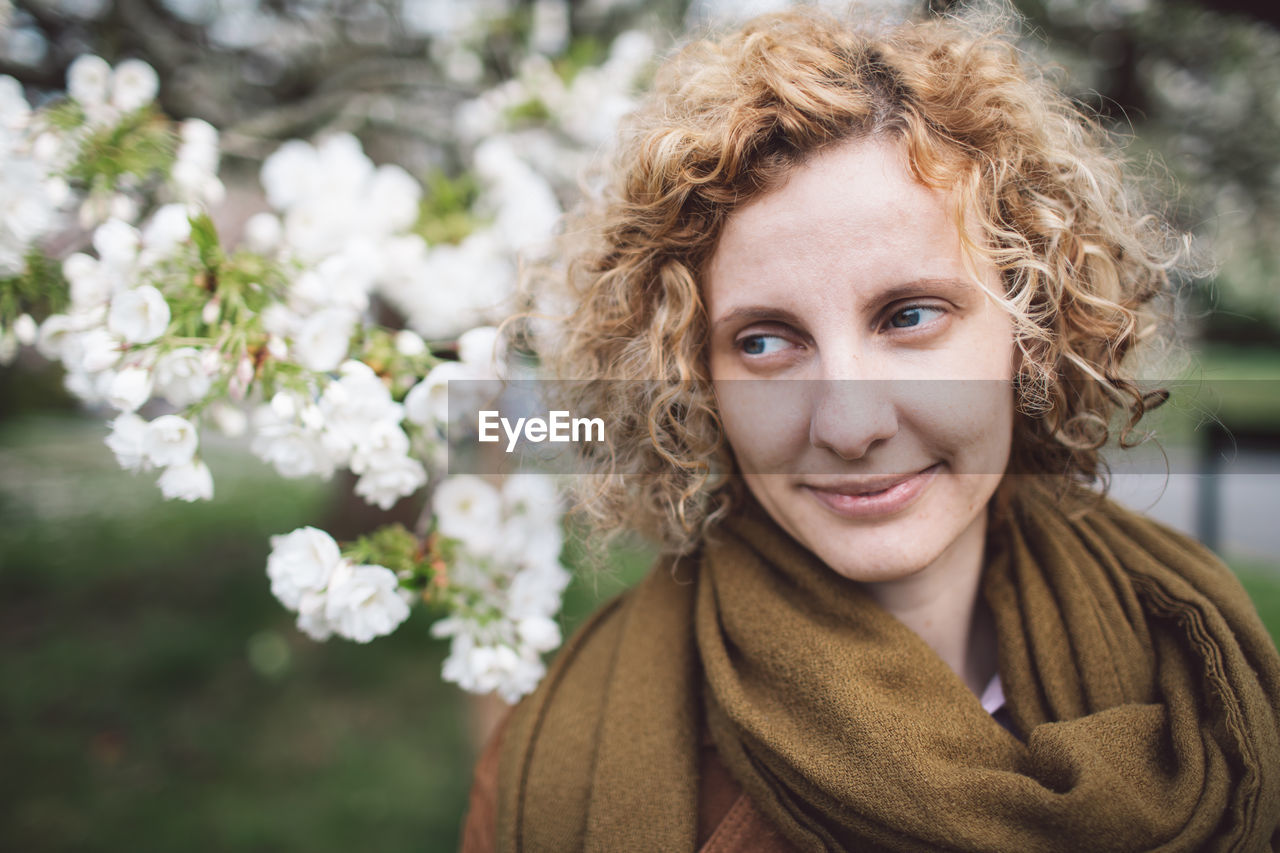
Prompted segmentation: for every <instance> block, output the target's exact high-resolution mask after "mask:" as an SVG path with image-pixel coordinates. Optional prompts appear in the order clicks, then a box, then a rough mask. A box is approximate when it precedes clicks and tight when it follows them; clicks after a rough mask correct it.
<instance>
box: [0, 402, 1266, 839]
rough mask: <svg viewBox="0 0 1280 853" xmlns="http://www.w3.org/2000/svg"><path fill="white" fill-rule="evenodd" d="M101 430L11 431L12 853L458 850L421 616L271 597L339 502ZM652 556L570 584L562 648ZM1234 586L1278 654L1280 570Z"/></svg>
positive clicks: (3, 697) (448, 760)
mask: <svg viewBox="0 0 1280 853" xmlns="http://www.w3.org/2000/svg"><path fill="white" fill-rule="evenodd" d="M105 432H106V430H105V427H104V426H103V425H102V423H101V421H98V420H94V419H91V418H77V417H49V418H24V419H21V420H17V421H14V420H10V421H4V422H0V472H3V479H2V482H0V637H2V642H3V649H4V654H3V656H0V730H2V731H3V735H0V766H3V767H4V768H5V772H4V773H3V774H0V849H4V850H22V851H46V850H77V851H123V850H128V851H152V850H155V851H171V850H173V849H185V850H187V851H192V853H195V852H196V851H206V850H208V851H215V850H217V851H220V850H228V849H234V850H248V851H272V850H298V849H307V850H310V851H316V852H317V853H319V851H328V850H333V851H337V850H349V849H352V848H360V849H377V850H425V851H433V850H455V849H456V848H457V838H458V830H459V823H460V820H461V817H462V815H463V813H464V811H465V808H466V797H467V791H468V788H469V786H470V781H471V767H472V763H473V761H474V757H475V755H474V747H473V745H472V739H471V735H470V731H471V728H470V727H471V724H472V723H473V722H474V720H473V719H472V717H473V716H474V714H475V712H476V706H474V705H473V704H471V703H470V701H469V700H468V699H467V698H466V697H465V696H464V695H463V694H461V693H460V692H459V691H458V690H456V689H455V688H454V687H453V686H451V685H447V684H445V683H443V682H442V681H441V680H440V676H439V673H440V664H441V661H442V659H443V656H444V654H445V648H444V646H443V644H442V643H440V642H439V641H437V640H434V639H432V638H431V637H430V636H429V633H428V627H429V626H428V622H427V619H425V618H424V614H420V613H418V614H415V615H414V617H413V618H411V619H410V620H409V622H408V623H407V624H406V625H405V626H403V627H402V628H401V629H400V630H399V631H397V632H396V633H395V634H393V635H392V636H390V637H386V638H382V639H379V640H376V641H374V642H373V643H371V644H369V645H368V646H359V645H357V644H352V643H347V642H344V641H341V640H333V641H330V642H328V643H324V644H320V643H314V642H312V641H310V640H309V639H307V638H306V637H305V636H303V635H301V634H300V633H298V632H297V631H296V630H295V629H294V628H293V624H292V620H291V618H290V615H289V614H288V613H287V612H286V611H285V610H284V609H283V608H282V607H280V606H279V604H278V603H277V602H276V601H275V600H274V598H273V597H272V596H271V593H270V590H269V588H268V584H267V580H266V576H265V569H264V567H265V562H266V555H267V551H268V547H269V543H268V537H269V536H270V535H272V534H274V533H281V532H286V531H288V530H291V529H293V528H294V527H297V526H299V525H302V524H306V523H321V522H322V520H323V519H324V518H325V516H326V513H329V512H331V511H332V509H333V507H332V506H331V504H330V501H331V495H330V493H329V490H328V488H327V487H326V486H325V485H324V484H317V483H313V482H310V481H303V482H296V481H294V482H290V481H284V480H281V479H279V478H277V477H275V476H274V475H272V474H271V473H270V472H268V471H265V470H263V468H262V467H261V466H260V465H258V464H257V463H256V462H255V461H253V460H252V459H249V458H247V457H246V456H245V455H244V454H243V453H242V452H240V451H238V450H235V449H232V448H222V449H219V448H217V447H213V448H209V449H208V450H207V451H206V452H207V456H208V459H209V462H210V465H211V467H212V468H213V470H214V475H215V482H216V484H217V498H216V499H215V500H214V501H213V502H212V503H210V504H198V505H187V504H180V503H172V502H165V501H162V500H161V499H160V496H159V492H158V490H157V489H156V488H155V486H154V484H153V483H152V481H151V479H152V478H151V477H149V476H146V475H143V476H139V477H131V476H130V475H128V474H126V473H124V472H121V471H120V470H119V469H118V468H117V467H116V465H115V462H114V460H113V459H112V458H111V454H110V453H109V452H108V451H107V449H106V448H105V447H104V446H102V444H101V438H102V437H103V436H104V435H105ZM649 560H650V557H649V555H648V554H646V553H644V552H643V551H641V550H635V551H627V552H624V553H623V555H622V556H621V559H620V560H619V561H618V564H617V567H616V569H615V570H614V571H612V572H610V573H609V574H606V575H603V576H599V577H596V578H594V579H593V580H590V581H584V580H582V579H581V578H579V579H577V580H575V582H574V585H573V586H572V587H571V588H570V591H569V593H568V596H567V600H566V613H565V616H564V619H563V621H564V623H565V626H566V631H571V630H572V628H573V626H574V625H575V624H577V623H578V622H579V621H580V620H581V619H582V618H583V617H584V616H585V615H586V614H588V613H589V612H590V611H591V610H592V609H594V608H595V607H596V606H597V604H598V602H599V601H600V600H602V599H604V598H607V597H610V596H612V595H613V594H615V593H616V592H617V591H619V590H620V589H622V588H624V587H625V586H626V585H628V584H629V583H630V582H632V581H633V580H634V579H636V578H637V577H638V576H639V575H640V574H641V573H643V571H644V569H645V568H646V567H647V565H648V563H649ZM1241 576H1242V580H1244V582H1245V585H1246V587H1247V588H1248V589H1249V590H1250V593H1251V594H1252V595H1253V596H1254V598H1255V600H1256V601H1257V602H1258V605H1259V608H1260V610H1261V612H1262V615H1263V617H1264V619H1265V620H1266V621H1267V623H1268V626H1269V628H1270V630H1271V632H1272V635H1273V637H1280V574H1276V573H1274V568H1272V570H1271V571H1268V569H1267V568H1266V567H1264V566H1261V565H1249V566H1242V567H1241Z"/></svg>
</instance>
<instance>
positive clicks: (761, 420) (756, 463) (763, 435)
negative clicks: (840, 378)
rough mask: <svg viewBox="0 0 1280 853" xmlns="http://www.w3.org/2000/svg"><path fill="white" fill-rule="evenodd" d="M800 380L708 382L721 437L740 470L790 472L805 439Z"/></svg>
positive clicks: (806, 424) (803, 395)
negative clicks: (721, 430) (730, 449)
mask: <svg viewBox="0 0 1280 853" xmlns="http://www.w3.org/2000/svg"><path fill="white" fill-rule="evenodd" d="M805 384H806V383H804V382H779V381H774V380H769V379H726V380H720V381H717V382H714V383H713V388H714V389H715V394H716V405H717V407H718V409H719V411H720V418H721V422H722V423H723V425H724V432H725V438H726V439H727V440H728V442H729V446H730V447H731V448H732V449H733V453H734V456H735V457H736V458H737V460H738V464H739V465H740V466H741V467H742V468H743V470H744V471H756V472H761V473H777V474H786V473H794V471H793V469H794V468H795V463H796V460H797V457H798V456H799V455H800V454H801V453H803V452H804V449H805V447H806V446H807V445H808V441H809V420H808V411H809V403H808V399H807V396H806V393H805Z"/></svg>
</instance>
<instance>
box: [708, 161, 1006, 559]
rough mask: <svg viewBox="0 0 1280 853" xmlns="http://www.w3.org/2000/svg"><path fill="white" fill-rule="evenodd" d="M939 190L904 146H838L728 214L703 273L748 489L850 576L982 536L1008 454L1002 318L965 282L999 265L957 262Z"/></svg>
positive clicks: (714, 363) (715, 353)
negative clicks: (921, 179)
mask: <svg viewBox="0 0 1280 853" xmlns="http://www.w3.org/2000/svg"><path fill="white" fill-rule="evenodd" d="M948 201H949V198H948V196H947V195H946V194H944V193H941V192H938V191H935V190H931V189H928V188H926V187H924V186H923V185H921V184H919V183H917V182H915V181H914V180H913V179H912V178H911V176H910V174H909V173H908V171H907V164H906V156H905V152H904V150H903V148H902V147H901V145H899V144H897V143H894V142H891V141H886V140H877V139H871V140H858V141H854V142H849V143H844V144H841V145H839V146H837V147H835V148H832V149H830V150H828V151H825V152H822V153H820V154H819V155H817V156H815V157H814V158H812V159H811V160H809V161H808V162H807V163H806V164H805V165H804V166H802V167H800V168H799V169H797V170H796V171H795V172H794V173H793V174H792V176H791V177H790V178H789V179H788V181H787V182H786V183H785V184H784V185H783V186H781V187H780V188H778V189H776V190H773V191H771V192H769V193H767V194H765V195H763V196H761V197H759V198H757V199H754V200H752V201H751V202H749V203H748V204H746V205H744V206H743V207H741V208H740V209H738V210H737V211H735V212H734V214H733V215H732V216H731V217H730V218H729V221H728V223H727V224H726V227H725V230H724V232H723V234H722V235H721V239H720V242H719V245H718V246H717V249H716V253H715V255H714V256H713V258H712V261H711V264H710V266H709V268H708V271H707V272H708V275H707V278H706V283H705V296H706V301H707V309H708V313H709V317H710V322H711V340H710V367H711V378H712V381H713V384H714V387H715V392H716V397H717V401H718V405H719V408H720V413H721V416H722V418H723V423H724V429H725V433H726V435H727V438H728V440H729V443H730V445H731V446H732V448H733V452H734V455H735V457H736V459H737V461H738V465H739V469H740V470H741V471H742V473H743V477H744V479H745V481H746V483H747V486H748V487H749V488H750V489H751V491H752V493H753V494H754V495H755V497H756V499H757V500H758V501H759V502H760V503H761V504H762V505H763V506H764V508H765V509H766V510H768V512H769V513H770V515H771V516H772V517H773V518H774V519H775V520H776V521H777V522H778V523H779V524H780V525H781V526H782V527H783V528H784V529H785V530H787V531H788V532H789V533H790V534H791V535H792V536H793V537H794V538H795V539H796V540H798V541H799V542H800V543H801V544H803V545H804V546H805V547H807V548H808V549H809V550H810V551H812V552H813V553H814V554H816V555H817V556H818V557H819V558H821V559H822V560H823V561H824V562H825V563H826V564H827V565H829V566H830V567H831V568H832V569H834V570H835V571H836V572H838V573H840V574H841V575H843V576H845V577H848V578H851V579H853V580H857V581H866V582H878V581H891V580H896V579H900V578H905V577H907V576H909V575H912V574H914V573H916V572H918V571H920V570H922V569H925V568H927V567H929V566H930V565H933V564H935V563H938V562H939V560H940V559H942V558H944V557H945V556H946V555H947V554H949V553H952V554H954V553H955V552H956V551H957V549H959V548H964V547H972V546H973V545H974V543H977V547H978V548H980V547H981V541H982V534H983V531H984V530H985V521H986V515H985V508H986V505H987V502H988V500H989V499H990V498H991V495H992V493H993V492H994V491H995V489H996V486H997V485H998V484H999V482H1000V478H1001V476H1002V474H1003V472H1004V470H1005V467H1006V466H1007V464H1008V459H1009V448H1010V442H1011V438H1012V431H1013V411H1014V408H1013V407H1014V397H1013V388H1012V383H1011V381H1010V380H1011V378H1012V375H1013V365H1014V356H1013V353H1014V346H1013V325H1012V322H1011V320H1010V318H1009V316H1008V314H1007V313H1006V312H1005V311H1004V309H1002V308H1001V307H1000V306H999V305H998V304H996V303H995V302H994V301H993V300H992V299H991V298H990V297H989V296H988V295H987V294H986V293H985V292H984V290H983V289H982V287H980V286H979V284H978V282H977V281H975V279H974V275H975V274H976V275H977V276H978V278H979V279H980V280H981V281H982V282H983V284H984V285H985V286H986V287H988V288H990V289H991V290H992V291H993V292H998V288H999V276H998V274H997V272H996V270H995V269H994V268H993V267H991V266H990V265H989V264H986V265H983V264H984V263H985V262H980V261H977V260H976V259H975V261H974V263H975V264H977V267H976V269H975V268H974V267H973V266H972V265H971V266H970V268H969V270H972V271H969V270H967V269H966V264H965V260H964V255H963V254H962V251H961V243H960V234H959V231H958V230H957V226H956V224H955V222H954V221H953V219H952V218H951V217H950V216H949V215H948V212H947V211H948ZM743 380H751V381H743ZM960 543H967V545H965V544H960Z"/></svg>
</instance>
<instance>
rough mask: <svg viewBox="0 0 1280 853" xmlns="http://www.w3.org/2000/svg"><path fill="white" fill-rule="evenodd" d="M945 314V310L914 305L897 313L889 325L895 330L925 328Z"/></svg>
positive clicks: (890, 319) (891, 318)
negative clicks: (924, 326)
mask: <svg viewBox="0 0 1280 853" xmlns="http://www.w3.org/2000/svg"><path fill="white" fill-rule="evenodd" d="M945 313H946V312H945V311H944V310H943V309H941V308H935V307H933V306H931V305H912V306H910V307H908V308H903V309H902V310H900V311H897V312H895V313H894V314H893V316H892V317H890V318H889V325H890V326H892V327H893V328H895V329H910V328H912V327H914V326H923V325H925V324H926V323H928V322H930V321H932V320H934V319H936V318H938V317H941V316H942V315H943V314H945Z"/></svg>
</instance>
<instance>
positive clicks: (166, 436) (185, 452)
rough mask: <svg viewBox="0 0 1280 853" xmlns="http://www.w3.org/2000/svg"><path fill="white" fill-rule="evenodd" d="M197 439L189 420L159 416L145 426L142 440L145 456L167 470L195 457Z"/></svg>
mask: <svg viewBox="0 0 1280 853" xmlns="http://www.w3.org/2000/svg"><path fill="white" fill-rule="evenodd" d="M198 445H199V438H198V436H197V435H196V428H195V427H194V426H193V425H192V424H191V422H190V421H189V420H187V419H186V418H183V417H179V416H178V415H161V416H160V417H158V418H156V419H155V420H154V421H152V422H151V423H150V424H148V425H147V434H146V436H145V437H144V439H143V448H144V450H145V452H146V456H147V458H148V459H149V460H151V462H153V463H155V464H156V465H160V466H163V467H165V468H168V467H169V466H172V465H184V464H186V463H188V462H190V461H191V458H192V457H193V456H194V455H195V452H196V447H197V446H198Z"/></svg>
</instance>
